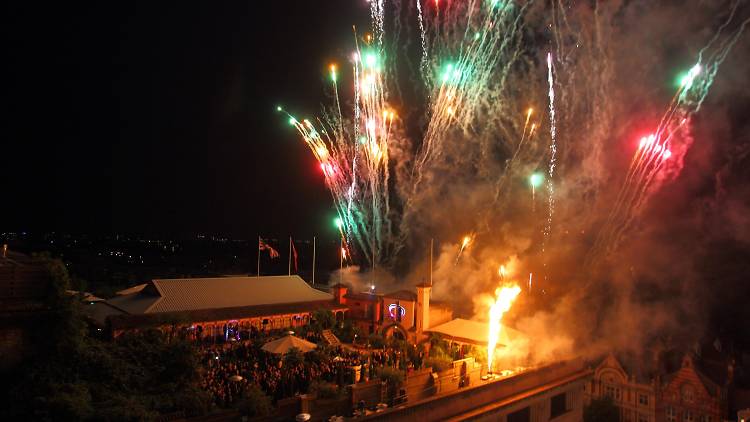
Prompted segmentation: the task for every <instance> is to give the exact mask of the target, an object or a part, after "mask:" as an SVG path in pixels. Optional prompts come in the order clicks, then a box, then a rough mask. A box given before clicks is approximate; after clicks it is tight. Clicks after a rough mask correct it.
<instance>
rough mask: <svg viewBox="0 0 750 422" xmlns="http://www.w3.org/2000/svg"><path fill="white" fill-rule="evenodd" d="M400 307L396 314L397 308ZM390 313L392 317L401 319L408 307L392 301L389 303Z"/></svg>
mask: <svg viewBox="0 0 750 422" xmlns="http://www.w3.org/2000/svg"><path fill="white" fill-rule="evenodd" d="M397 309H398V314H396V310H397ZM388 314H390V315H391V318H393V319H398V320H401V318H403V317H404V316H405V315H406V308H404V307H403V306H401V305H399V304H396V303H391V304H390V305H388Z"/></svg>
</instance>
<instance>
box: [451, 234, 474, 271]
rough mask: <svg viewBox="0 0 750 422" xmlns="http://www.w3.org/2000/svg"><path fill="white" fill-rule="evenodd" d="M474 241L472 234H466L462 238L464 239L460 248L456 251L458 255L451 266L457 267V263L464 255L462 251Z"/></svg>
mask: <svg viewBox="0 0 750 422" xmlns="http://www.w3.org/2000/svg"><path fill="white" fill-rule="evenodd" d="M473 241H474V233H471V234H467V235H466V236H464V238H463V239H462V240H461V248H460V249H459V250H458V255H456V262H454V263H453V265H454V266H455V265H458V261H460V260H461V255H463V253H464V249H466V248H467V247H468V246H469V245H471V242H473Z"/></svg>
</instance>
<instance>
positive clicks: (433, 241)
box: [430, 239, 435, 287]
mask: <svg viewBox="0 0 750 422" xmlns="http://www.w3.org/2000/svg"><path fill="white" fill-rule="evenodd" d="M434 243H435V239H430V287H432V249H433V246H434Z"/></svg>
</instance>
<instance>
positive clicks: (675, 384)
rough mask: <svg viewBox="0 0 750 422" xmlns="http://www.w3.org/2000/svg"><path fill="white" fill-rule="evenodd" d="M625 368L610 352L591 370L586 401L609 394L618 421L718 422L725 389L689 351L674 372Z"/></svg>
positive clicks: (722, 412) (724, 404) (724, 406)
mask: <svg viewBox="0 0 750 422" xmlns="http://www.w3.org/2000/svg"><path fill="white" fill-rule="evenodd" d="M634 372H635V370H632V369H631V370H630V371H627V370H626V369H625V367H624V366H623V365H622V364H621V362H620V361H619V360H618V359H617V358H616V357H615V356H614V355H612V354H610V355H609V356H607V357H606V358H605V359H604V360H603V361H602V362H601V363H600V364H599V365H598V366H597V367H596V369H595V370H594V375H593V377H592V378H591V380H590V382H588V383H587V384H586V387H585V397H586V401H587V402H590V401H591V399H593V398H602V397H607V396H608V397H611V398H612V400H613V402H614V404H615V405H616V406H617V407H618V409H619V410H620V421H622V422H719V421H722V420H724V419H723V415H726V414H727V388H726V387H724V386H721V385H719V384H717V383H716V382H715V381H713V380H711V379H709V378H708V377H707V376H706V375H705V374H703V373H702V372H701V371H700V370H699V369H698V368H696V367H695V360H694V359H693V357H692V356H691V355H690V354H686V355H684V356H683V358H682V361H681V365H680V367H679V369H677V370H676V371H672V372H669V373H667V374H666V375H663V372H665V370H664V369H662V370H655V371H654V373H652V374H650V375H649V376H647V377H643V376H639V375H636V374H634Z"/></svg>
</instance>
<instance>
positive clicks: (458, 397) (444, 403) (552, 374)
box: [363, 360, 591, 422]
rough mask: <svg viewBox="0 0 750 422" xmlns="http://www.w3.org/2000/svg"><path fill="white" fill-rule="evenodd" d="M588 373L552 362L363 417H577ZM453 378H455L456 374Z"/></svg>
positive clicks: (512, 420)
mask: <svg viewBox="0 0 750 422" xmlns="http://www.w3.org/2000/svg"><path fill="white" fill-rule="evenodd" d="M590 377H591V370H590V369H587V368H586V367H585V366H584V364H583V362H582V361H580V360H573V361H568V362H558V363H554V364H550V365H546V366H542V367H538V368H534V369H530V370H528V371H524V372H520V373H517V374H514V375H512V376H510V377H507V378H503V379H496V380H489V381H481V382H477V383H473V384H472V385H470V386H468V387H463V388H459V387H457V388H455V389H453V390H451V391H450V392H447V393H445V394H437V395H434V396H430V397H427V398H425V399H422V400H418V401H416V402H413V403H412V402H407V403H406V404H405V405H401V406H397V407H395V408H393V409H388V410H386V411H384V412H382V413H376V414H373V415H369V416H366V417H364V418H363V419H364V420H368V421H369V420H384V421H405V422H408V421H415V420H418V421H469V420H470V421H503V422H532V421H533V422H548V421H554V422H580V421H581V420H583V405H584V391H583V386H584V385H585V384H586V383H587V382H588V380H589V379H590ZM456 378H457V377H456Z"/></svg>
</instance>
